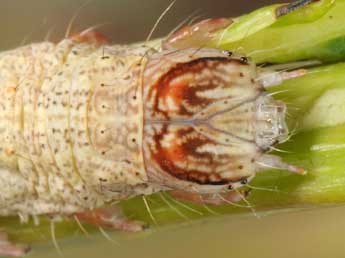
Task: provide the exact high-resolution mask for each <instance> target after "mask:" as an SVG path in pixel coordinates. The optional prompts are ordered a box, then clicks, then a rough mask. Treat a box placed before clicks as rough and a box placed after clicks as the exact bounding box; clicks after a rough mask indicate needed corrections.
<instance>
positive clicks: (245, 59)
mask: <svg viewBox="0 0 345 258" xmlns="http://www.w3.org/2000/svg"><path fill="white" fill-rule="evenodd" d="M240 61H241V63H242V64H248V58H247V57H245V56H242V57H241V58H240Z"/></svg>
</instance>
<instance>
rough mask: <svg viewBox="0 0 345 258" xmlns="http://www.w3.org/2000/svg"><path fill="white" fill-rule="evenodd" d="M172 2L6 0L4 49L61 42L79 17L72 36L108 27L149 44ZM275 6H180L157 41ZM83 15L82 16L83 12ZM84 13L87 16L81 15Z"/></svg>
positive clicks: (123, 39)
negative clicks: (187, 24)
mask: <svg viewBox="0 0 345 258" xmlns="http://www.w3.org/2000/svg"><path fill="white" fill-rule="evenodd" d="M171 2H172V1H171V0H145V1H141V0H73V1H71V0H49V1H47V0H26V1H23V0H1V1H0V35H1V40H0V49H6V48H10V47H15V46H18V45H20V44H22V43H30V42H33V41H42V40H43V39H45V38H46V37H47V38H49V39H51V40H54V41H57V40H59V39H61V38H62V37H63V36H64V35H65V32H66V29H67V27H68V24H69V23H70V21H71V19H72V17H73V16H74V15H75V14H76V13H79V15H78V17H77V18H76V20H75V22H74V23H73V29H72V32H78V31H81V30H83V29H86V28H88V27H91V26H95V25H102V24H104V25H103V26H101V27H100V29H99V30H100V31H102V32H104V33H105V34H106V35H107V36H109V37H110V38H111V39H112V40H113V41H114V42H116V43H129V42H137V41H142V40H145V39H146V37H147V35H148V34H149V32H150V30H151V28H152V27H153V25H154V23H155V22H156V20H157V19H158V17H159V16H160V14H161V13H162V12H163V11H164V10H165V9H166V8H167V7H168V5H169V4H170V3H171ZM278 2H279V1H273V0H255V1H253V0H242V1H235V0H177V1H176V3H175V5H174V7H173V8H172V9H171V10H170V11H169V13H168V14H167V15H166V16H165V17H164V19H163V20H162V22H161V23H160V25H159V26H158V28H157V30H156V31H155V34H154V36H155V37H159V36H164V35H167V34H168V33H169V32H170V31H172V30H173V29H174V28H175V27H176V26H178V24H180V23H181V22H182V21H184V20H185V19H187V18H189V20H191V19H195V20H201V19H204V18H211V17H217V18H219V17H229V16H230V17H233V16H238V15H240V14H243V13H245V12H248V11H250V10H253V9H255V8H258V7H260V6H263V5H267V4H272V3H278ZM78 9H79V11H78ZM80 9H81V10H80Z"/></svg>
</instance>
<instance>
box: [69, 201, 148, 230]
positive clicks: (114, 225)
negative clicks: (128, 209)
mask: <svg viewBox="0 0 345 258" xmlns="http://www.w3.org/2000/svg"><path fill="white" fill-rule="evenodd" d="M75 216H76V217H77V218H78V219H79V220H80V221H83V222H86V223H88V224H91V225H95V226H98V227H102V228H110V229H116V230H122V231H127V232H139V231H143V230H144V229H145V225H144V224H143V223H140V222H137V221H133V220H129V219H127V218H126V217H125V216H124V215H123V213H122V211H121V209H120V208H118V207H107V208H99V209H95V210H92V211H91V210H90V211H86V212H81V213H77V214H75Z"/></svg>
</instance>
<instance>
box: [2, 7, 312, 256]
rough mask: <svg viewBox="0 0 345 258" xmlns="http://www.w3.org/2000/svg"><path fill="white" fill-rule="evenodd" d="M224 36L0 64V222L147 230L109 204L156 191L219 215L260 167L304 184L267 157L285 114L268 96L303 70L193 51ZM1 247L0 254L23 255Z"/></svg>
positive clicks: (65, 47)
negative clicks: (71, 219) (57, 218)
mask: <svg viewBox="0 0 345 258" xmlns="http://www.w3.org/2000/svg"><path fill="white" fill-rule="evenodd" d="M299 4H301V5H303V4H305V3H304V2H303V1H300V3H299ZM284 8H285V9H284V10H285V12H289V11H291V10H289V9H288V7H286V6H284ZM291 8H296V7H295V6H292V7H291ZM280 15H282V14H281V13H280ZM228 25H229V23H228V20H225V19H210V20H206V21H203V22H201V23H197V24H195V25H192V26H190V27H186V28H183V29H182V30H180V31H178V32H176V33H174V34H172V35H171V36H170V37H169V38H167V39H165V40H164V41H163V43H162V47H161V49H160V50H157V49H153V48H150V47H148V46H145V45H143V46H142V45H135V46H118V45H110V44H108V43H107V41H106V38H105V37H104V36H103V35H101V34H99V33H97V32H96V31H93V30H87V31H84V32H82V33H79V34H77V35H74V36H71V37H69V38H66V39H63V40H62V41H61V42H59V43H52V42H42V43H35V44H30V45H27V46H24V47H20V48H17V49H14V50H10V51H5V52H2V53H0V94H1V96H2V97H1V99H0V141H1V145H0V189H1V192H0V215H1V216H13V215H20V217H22V218H24V220H25V218H27V217H28V216H32V215H42V214H48V215H54V214H62V215H65V216H76V217H77V218H78V219H80V220H82V221H84V222H88V223H93V224H96V225H98V226H104V227H111V228H114V229H120V230H126V231H134V232H135V231H141V230H143V229H144V225H142V224H141V223H139V222H135V221H131V220H128V219H126V218H125V217H123V216H122V215H121V214H120V213H119V212H118V210H117V209H109V208H104V205H105V204H107V203H109V202H111V201H114V200H125V199H128V198H131V197H133V196H137V195H149V194H152V193H155V192H159V191H172V194H173V196H174V197H175V198H179V199H182V200H189V201H192V202H195V203H206V204H224V203H226V201H231V202H236V201H239V200H240V199H241V198H240V197H241V192H240V191H238V190H236V189H238V188H240V187H241V186H243V185H246V184H247V183H248V182H250V180H252V179H253V178H254V176H255V175H256V174H257V173H259V172H260V171H264V170H265V169H266V168H267V167H273V168H278V169H284V170H288V171H290V172H292V173H298V174H304V173H305V170H304V169H303V168H299V167H295V166H293V165H290V164H287V163H285V162H284V161H282V160H281V159H280V158H279V157H277V156H274V155H270V154H268V153H267V152H268V151H269V150H270V149H271V148H272V147H273V146H274V145H276V144H278V143H282V142H284V141H286V140H287V138H288V135H289V132H288V128H287V126H286V123H285V113H286V106H285V104H284V103H283V102H280V101H276V100H274V99H273V97H272V96H271V95H270V94H269V93H268V92H267V91H266V89H267V88H268V87H270V86H272V85H275V84H279V83H281V82H282V81H284V80H287V79H290V78H293V77H296V76H302V75H303V74H304V71H303V70H297V71H292V72H285V73H276V72H273V71H272V72H267V71H263V70H261V69H260V68H258V67H257V66H256V64H255V63H253V62H252V61H250V60H249V59H248V58H247V57H245V56H241V55H238V54H236V53H232V52H230V51H223V50H219V49H213V48H200V47H195V46H193V42H195V40H196V39H197V40H200V36H201V37H202V36H203V34H202V33H204V32H205V31H212V30H214V29H215V28H220V27H225V26H228ZM214 194H219V195H220V196H222V198H221V199H214V198H213V197H212V196H213V195H214ZM0 236H1V244H0V255H11V256H20V255H23V254H25V253H26V252H27V251H28V250H29V248H28V247H20V246H17V245H15V244H14V243H11V242H10V241H9V240H8V239H7V235H6V233H5V232H2V233H0Z"/></svg>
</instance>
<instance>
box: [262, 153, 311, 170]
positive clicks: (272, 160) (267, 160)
mask: <svg viewBox="0 0 345 258" xmlns="http://www.w3.org/2000/svg"><path fill="white" fill-rule="evenodd" d="M256 164H257V165H258V169H257V171H258V172H260V171H262V170H267V169H270V168H272V169H282V170H287V171H289V172H291V173H295V174H300V175H305V174H307V171H306V170H305V169H303V168H300V167H296V166H293V165H291V164H288V163H285V162H284V161H283V160H282V159H281V158H280V157H278V156H274V155H269V154H265V155H262V156H261V157H260V159H259V160H257V161H256Z"/></svg>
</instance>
